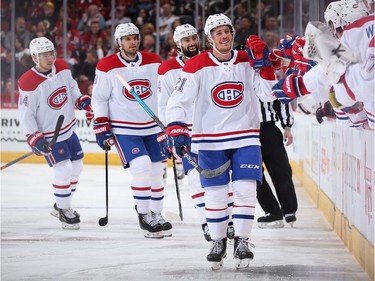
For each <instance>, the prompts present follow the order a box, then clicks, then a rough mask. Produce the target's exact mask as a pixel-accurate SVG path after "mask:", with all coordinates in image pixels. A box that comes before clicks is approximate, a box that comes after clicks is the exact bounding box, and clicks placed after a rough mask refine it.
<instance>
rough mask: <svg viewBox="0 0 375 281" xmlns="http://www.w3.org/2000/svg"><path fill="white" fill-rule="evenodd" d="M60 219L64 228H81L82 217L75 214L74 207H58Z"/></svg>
mask: <svg viewBox="0 0 375 281" xmlns="http://www.w3.org/2000/svg"><path fill="white" fill-rule="evenodd" d="M58 210H59V220H60V221H61V227H62V228H63V229H79V228H80V226H79V223H80V222H81V220H80V218H79V217H77V216H75V214H74V213H73V209H71V208H70V209H58Z"/></svg>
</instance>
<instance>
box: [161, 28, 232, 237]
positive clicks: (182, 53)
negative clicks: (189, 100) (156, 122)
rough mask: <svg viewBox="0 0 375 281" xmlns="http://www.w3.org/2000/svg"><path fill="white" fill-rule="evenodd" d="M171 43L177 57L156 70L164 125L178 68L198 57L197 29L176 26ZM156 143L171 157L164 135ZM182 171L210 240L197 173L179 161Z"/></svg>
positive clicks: (186, 163)
mask: <svg viewBox="0 0 375 281" xmlns="http://www.w3.org/2000/svg"><path fill="white" fill-rule="evenodd" d="M173 40H174V42H175V43H176V46H177V49H178V56H177V57H176V58H172V59H169V60H166V61H164V62H163V63H162V64H161V65H160V67H159V70H158V75H159V78H158V101H159V102H158V105H159V116H160V120H162V122H163V123H165V109H166V107H167V103H168V100H169V97H170V96H171V95H172V92H173V90H174V87H175V85H176V84H177V81H178V78H179V75H180V73H181V71H182V68H183V67H184V65H185V62H186V61H187V60H188V59H190V58H192V57H194V56H195V55H197V54H199V37H198V32H197V30H196V29H195V28H194V27H193V26H192V25H190V24H184V25H180V26H177V27H176V29H175V31H174V34H173ZM193 111H194V109H193V107H192V108H191V110H188V118H187V120H188V121H187V124H188V126H189V129H190V130H191V123H192V118H193ZM158 141H159V143H160V145H161V146H162V151H163V153H164V154H165V155H166V156H167V157H168V158H171V157H172V155H171V152H170V151H169V147H168V142H167V135H166V134H164V133H162V134H160V135H159V136H158ZM191 155H192V156H193V157H195V158H196V159H198V155H196V154H195V153H191ZM182 162H183V165H184V170H185V172H186V173H187V175H188V181H189V187H190V191H191V197H192V199H193V202H194V206H195V209H196V210H197V213H198V216H199V218H200V222H201V225H202V230H203V233H204V237H205V239H206V240H207V241H211V236H210V233H209V229H208V226H207V222H206V215H205V210H204V207H205V204H204V190H203V189H202V186H201V183H200V179H199V173H198V171H197V170H195V169H194V168H193V166H192V165H191V164H190V163H189V162H188V161H187V160H186V158H183V159H182ZM231 195H232V193H231V192H230V198H232V196H231ZM232 206H233V202H232V200H229V202H228V207H229V208H231V207H232ZM232 225H233V223H232V222H231V221H230V222H229V226H228V231H227V236H228V238H230V239H233V237H234V229H233V226H232Z"/></svg>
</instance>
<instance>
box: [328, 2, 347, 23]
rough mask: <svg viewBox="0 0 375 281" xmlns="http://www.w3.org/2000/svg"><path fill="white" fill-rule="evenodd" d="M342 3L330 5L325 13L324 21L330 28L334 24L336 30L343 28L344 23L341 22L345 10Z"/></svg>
mask: <svg viewBox="0 0 375 281" xmlns="http://www.w3.org/2000/svg"><path fill="white" fill-rule="evenodd" d="M343 4H344V3H343V2H342V1H334V2H331V3H329V4H328V6H327V8H326V10H325V11H324V20H325V22H326V24H327V25H328V26H330V24H329V23H330V22H332V24H333V27H334V29H335V30H336V29H337V28H340V27H341V28H343V22H342V20H341V11H342V8H343Z"/></svg>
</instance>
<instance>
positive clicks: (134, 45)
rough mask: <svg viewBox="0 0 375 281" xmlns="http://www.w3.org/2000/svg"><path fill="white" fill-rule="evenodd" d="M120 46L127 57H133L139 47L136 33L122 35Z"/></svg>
mask: <svg viewBox="0 0 375 281" xmlns="http://www.w3.org/2000/svg"><path fill="white" fill-rule="evenodd" d="M121 47H122V50H123V52H124V53H125V55H126V56H127V57H129V58H134V57H135V56H136V55H137V52H138V47H139V37H138V35H129V36H123V37H122V38H121Z"/></svg>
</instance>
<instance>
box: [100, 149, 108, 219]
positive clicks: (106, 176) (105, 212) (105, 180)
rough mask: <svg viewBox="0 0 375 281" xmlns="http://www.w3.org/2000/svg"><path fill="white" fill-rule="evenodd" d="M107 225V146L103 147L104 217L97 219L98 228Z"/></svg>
mask: <svg viewBox="0 0 375 281" xmlns="http://www.w3.org/2000/svg"><path fill="white" fill-rule="evenodd" d="M107 223H108V146H107V145H106V146H105V217H104V218H100V219H99V225H100V226H106V225H107Z"/></svg>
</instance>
